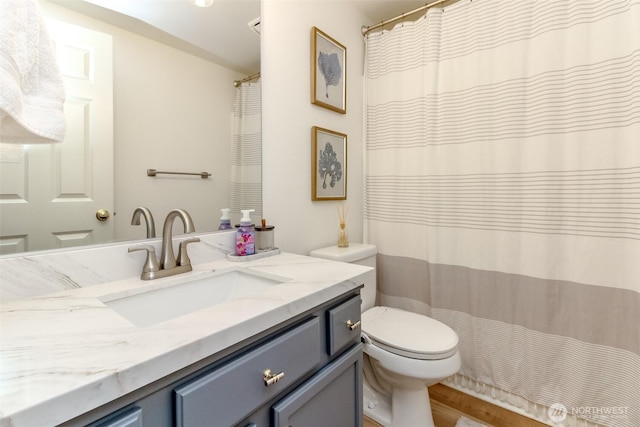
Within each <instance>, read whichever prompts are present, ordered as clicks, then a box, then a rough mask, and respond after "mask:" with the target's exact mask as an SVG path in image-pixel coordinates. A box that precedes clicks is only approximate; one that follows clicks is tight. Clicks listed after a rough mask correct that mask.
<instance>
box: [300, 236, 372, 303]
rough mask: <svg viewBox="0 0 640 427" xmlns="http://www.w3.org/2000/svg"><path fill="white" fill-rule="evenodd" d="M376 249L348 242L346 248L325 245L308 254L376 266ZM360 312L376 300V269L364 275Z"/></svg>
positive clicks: (363, 244)
mask: <svg viewBox="0 0 640 427" xmlns="http://www.w3.org/2000/svg"><path fill="white" fill-rule="evenodd" d="M377 253H378V249H377V248H376V246H375V245H368V244H365V243H350V244H349V247H348V248H339V247H338V246H336V245H334V246H327V247H326V248H320V249H316V250H313V251H311V253H310V254H309V256H312V257H315V258H323V259H330V260H332V261H341V262H348V263H352V264H359V265H365V266H367V267H373V268H375V267H376V254H377ZM360 295H361V298H362V312H364V311H366V310H368V309H370V308H371V307H373V306H374V304H375V302H376V271H375V270H372V271H370V272H369V273H367V274H366V275H365V276H364V288H363V289H362V291H361V293H360Z"/></svg>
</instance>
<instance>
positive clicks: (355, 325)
mask: <svg viewBox="0 0 640 427" xmlns="http://www.w3.org/2000/svg"><path fill="white" fill-rule="evenodd" d="M359 327H360V321H359V320H358V321H357V322H356V323H353V322H352V321H351V320H347V328H349V330H350V331H353V330H356V329H358V328H359Z"/></svg>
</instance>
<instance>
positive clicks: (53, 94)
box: [0, 0, 65, 144]
mask: <svg viewBox="0 0 640 427" xmlns="http://www.w3.org/2000/svg"><path fill="white" fill-rule="evenodd" d="M0 1H1V3H2V7H1V8H0V142H9V143H18V144H36V143H52V142H60V141H62V140H63V139H64V134H65V120H64V113H63V107H64V84H63V81H62V77H61V75H60V72H59V70H58V67H57V63H56V58H55V51H54V48H53V43H52V41H51V39H50V37H49V34H48V33H47V29H46V27H45V24H44V20H43V19H42V16H41V14H40V7H39V5H38V2H37V0H0Z"/></svg>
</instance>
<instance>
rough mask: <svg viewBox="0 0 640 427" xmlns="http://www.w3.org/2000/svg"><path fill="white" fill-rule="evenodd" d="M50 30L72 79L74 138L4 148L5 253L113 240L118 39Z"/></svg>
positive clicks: (1, 227)
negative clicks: (114, 44) (100, 214)
mask: <svg viewBox="0 0 640 427" xmlns="http://www.w3.org/2000/svg"><path fill="white" fill-rule="evenodd" d="M47 25H48V28H49V32H50V34H51V36H52V38H53V39H54V40H55V43H56V53H57V56H58V64H59V67H60V71H61V72H62V75H63V77H64V83H65V90H66V100H65V105H64V109H65V118H66V123H67V134H66V137H65V140H64V141H63V142H61V143H59V144H50V145H49V144H46V145H35V144H34V145H25V146H19V145H18V146H15V145H14V146H9V145H8V144H3V147H2V148H1V149H0V253H1V254H9V253H17V252H23V251H33V250H43V249H53V248H64V247H71V246H78V245H86V244H91V243H98V242H105V241H110V240H113V223H114V221H113V218H111V216H110V217H109V218H108V219H106V220H105V221H100V220H98V218H97V216H96V213H97V212H98V211H100V210H105V211H107V212H109V214H110V215H113V54H112V37H111V36H110V35H108V34H103V33H99V32H96V31H92V30H88V29H86V28H82V27H78V26H75V25H70V24H67V23H64V22H61V21H57V20H48V21H47Z"/></svg>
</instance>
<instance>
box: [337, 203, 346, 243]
mask: <svg viewBox="0 0 640 427" xmlns="http://www.w3.org/2000/svg"><path fill="white" fill-rule="evenodd" d="M336 210H337V211H338V219H339V220H340V229H339V230H338V247H339V248H348V247H349V234H348V233H347V214H348V213H349V207H348V206H345V205H342V208H340V206H339V205H338V204H337V203H336Z"/></svg>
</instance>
